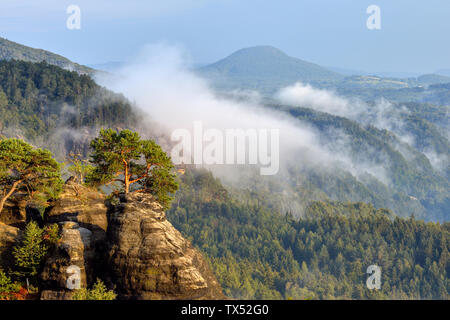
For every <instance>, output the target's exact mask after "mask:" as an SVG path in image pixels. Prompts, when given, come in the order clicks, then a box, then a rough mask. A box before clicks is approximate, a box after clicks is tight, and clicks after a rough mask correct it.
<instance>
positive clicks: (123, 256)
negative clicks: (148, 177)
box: [0, 179, 225, 300]
mask: <svg viewBox="0 0 450 320" xmlns="http://www.w3.org/2000/svg"><path fill="white" fill-rule="evenodd" d="M105 200H106V198H105V196H104V195H103V194H102V193H100V192H98V191H96V190H92V189H90V188H87V187H84V186H81V185H79V184H77V183H75V182H74V181H73V180H70V179H69V180H68V181H67V182H66V184H65V185H64V188H63V192H62V194H61V196H60V198H59V199H58V200H57V201H56V202H55V203H54V204H53V205H52V207H51V208H49V209H48V210H47V211H46V213H45V219H44V221H42V223H58V225H59V226H60V241H59V242H58V244H57V245H56V246H55V248H53V249H52V251H51V252H50V254H49V257H48V258H47V260H46V262H45V263H44V267H43V271H42V272H41V274H40V276H39V278H40V289H41V299H51V300H54V299H71V296H72V293H73V291H72V290H71V289H73V288H76V287H81V288H86V287H90V286H91V285H92V284H93V282H94V281H95V280H96V278H101V279H102V280H104V281H105V282H106V284H107V285H108V286H109V287H111V288H112V287H113V286H114V287H115V289H114V290H115V291H116V293H118V294H119V296H118V298H119V299H120V298H122V299H223V298H225V297H224V295H223V293H222V289H221V287H220V285H219V283H218V282H217V280H216V278H215V276H214V274H213V273H212V271H211V270H210V268H209V266H208V265H207V263H206V261H205V259H204V258H203V256H202V255H201V253H200V252H199V251H197V250H196V249H194V248H193V247H192V245H191V244H190V242H189V241H187V240H186V239H184V238H183V236H182V235H181V234H180V232H178V231H177V230H176V229H175V228H174V227H173V226H172V224H171V223H170V222H169V221H167V219H166V216H165V213H164V211H163V209H162V207H161V205H159V204H158V202H156V201H155V199H154V198H153V197H152V196H151V195H149V194H144V193H132V194H129V195H127V196H121V199H120V201H119V202H118V204H115V205H109V207H107V206H106V205H105ZM27 210H28V209H27ZM32 219H34V218H32ZM27 220H28V218H27ZM19 233H20V230H19V229H17V228H14V227H12V226H7V225H5V224H2V223H0V254H2V256H1V258H2V260H1V261H2V265H3V264H4V262H5V261H6V260H5V259H8V260H11V257H10V255H11V252H12V249H11V247H12V245H13V244H14V241H15V239H16V238H17V237H18V236H19ZM2 252H3V253H2ZM8 255H9V256H8ZM77 279H78V280H79V286H78V283H76V281H78V280H77Z"/></svg>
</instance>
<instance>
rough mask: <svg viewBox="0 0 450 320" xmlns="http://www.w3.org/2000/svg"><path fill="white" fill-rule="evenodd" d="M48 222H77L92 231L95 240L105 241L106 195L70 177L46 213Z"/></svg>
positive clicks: (106, 219) (106, 221)
mask: <svg viewBox="0 0 450 320" xmlns="http://www.w3.org/2000/svg"><path fill="white" fill-rule="evenodd" d="M46 216H47V217H46V220H47V222H48V223H59V222H64V221H73V222H77V223H78V224H79V225H80V226H81V227H83V228H86V229H88V230H90V231H92V236H93V241H94V242H99V241H103V240H104V239H105V236H106V229H107V227H108V218H107V207H106V205H105V196H104V195H103V194H102V193H101V192H99V191H97V190H94V189H91V188H87V187H84V186H82V185H80V184H77V183H75V182H73V180H72V179H69V180H68V181H67V182H66V184H65V185H64V187H63V192H62V193H61V195H60V197H59V198H58V200H57V201H56V202H55V203H54V205H53V206H52V208H51V209H50V210H48V211H47V213H46Z"/></svg>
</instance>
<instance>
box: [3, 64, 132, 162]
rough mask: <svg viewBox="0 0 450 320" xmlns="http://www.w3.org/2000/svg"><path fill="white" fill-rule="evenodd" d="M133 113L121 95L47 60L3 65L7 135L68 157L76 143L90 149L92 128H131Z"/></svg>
mask: <svg viewBox="0 0 450 320" xmlns="http://www.w3.org/2000/svg"><path fill="white" fill-rule="evenodd" d="M134 114H135V113H134V111H133V109H132V107H131V105H130V103H129V102H128V101H127V100H126V99H125V98H124V97H123V96H122V95H118V94H115V93H113V92H111V91H109V90H107V89H105V88H102V87H100V86H99V85H97V84H96V83H95V82H94V80H92V79H91V78H90V77H89V76H88V75H80V74H78V73H77V72H73V71H67V70H64V69H61V68H59V67H57V66H54V65H50V64H48V63H46V62H40V63H31V62H25V61H17V60H11V61H0V134H2V135H6V136H16V137H23V138H25V139H27V140H28V141H31V142H34V143H36V144H38V145H41V146H42V145H44V147H46V148H48V149H50V150H52V151H53V152H56V153H65V152H67V151H74V150H73V148H75V147H76V146H74V143H77V141H79V142H80V143H79V148H81V149H83V148H84V149H85V148H87V143H83V141H84V140H85V141H88V140H89V139H87V138H88V137H87V136H88V135H89V131H90V130H92V129H96V128H98V127H100V126H107V127H122V128H123V127H128V126H130V125H131V124H133V123H135V122H136V121H135V120H136V118H135V116H134ZM73 129H77V131H75V130H73ZM83 135H86V137H83ZM83 139H84V140H83ZM78 151H83V150H78Z"/></svg>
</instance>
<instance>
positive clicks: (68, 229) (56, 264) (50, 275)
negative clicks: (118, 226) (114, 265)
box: [40, 222, 95, 300]
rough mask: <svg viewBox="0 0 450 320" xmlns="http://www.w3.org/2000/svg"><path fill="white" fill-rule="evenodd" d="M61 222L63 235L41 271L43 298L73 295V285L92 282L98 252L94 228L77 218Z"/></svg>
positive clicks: (86, 284)
mask: <svg viewBox="0 0 450 320" xmlns="http://www.w3.org/2000/svg"><path fill="white" fill-rule="evenodd" d="M60 225H61V239H60V241H59V243H58V244H57V246H56V247H55V249H54V250H53V252H52V253H51V255H50V257H49V258H48V259H47V261H46V262H45V266H44V269H43V271H42V273H41V275H40V278H41V283H42V288H43V291H42V294H41V299H43V300H47V299H51V300H55V299H57V300H58V299H63V300H64V299H70V297H71V294H72V289H74V288H87V287H88V285H90V284H91V283H92V277H93V269H94V266H93V261H94V256H95V250H94V246H93V241H92V232H91V231H90V230H88V229H86V228H82V227H80V226H79V225H78V223H76V222H62V223H60ZM78 283H79V285H78Z"/></svg>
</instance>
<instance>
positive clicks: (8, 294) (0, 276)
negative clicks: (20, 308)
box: [0, 269, 22, 300]
mask: <svg viewBox="0 0 450 320" xmlns="http://www.w3.org/2000/svg"><path fill="white" fill-rule="evenodd" d="M21 288H22V286H21V285H20V284H19V283H17V282H13V281H12V280H11V278H10V277H8V276H7V274H6V273H5V272H4V271H3V270H1V269H0V300H11V299H14V293H18V292H19V291H20V289H21Z"/></svg>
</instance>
